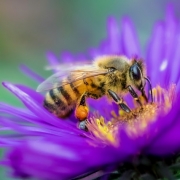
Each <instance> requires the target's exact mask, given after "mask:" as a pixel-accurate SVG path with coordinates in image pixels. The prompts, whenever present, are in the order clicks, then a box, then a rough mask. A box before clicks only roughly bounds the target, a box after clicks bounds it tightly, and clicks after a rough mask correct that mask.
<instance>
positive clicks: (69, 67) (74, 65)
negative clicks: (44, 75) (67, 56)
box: [45, 61, 91, 71]
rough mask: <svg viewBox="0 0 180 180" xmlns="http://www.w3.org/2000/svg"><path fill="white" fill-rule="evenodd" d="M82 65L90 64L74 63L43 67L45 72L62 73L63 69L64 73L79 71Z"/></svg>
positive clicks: (88, 63) (86, 62)
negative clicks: (54, 71)
mask: <svg viewBox="0 0 180 180" xmlns="http://www.w3.org/2000/svg"><path fill="white" fill-rule="evenodd" d="M82 64H84V65H91V62H88V61H83V62H75V63H64V64H62V63H61V64H57V65H54V66H53V65H52V66H50V65H48V66H45V70H56V71H62V69H65V70H66V71H67V70H68V71H70V70H74V69H80V68H82Z"/></svg>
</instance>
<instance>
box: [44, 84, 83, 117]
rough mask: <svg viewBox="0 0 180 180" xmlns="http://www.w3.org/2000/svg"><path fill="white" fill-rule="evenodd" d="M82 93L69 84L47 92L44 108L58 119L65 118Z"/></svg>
mask: <svg viewBox="0 0 180 180" xmlns="http://www.w3.org/2000/svg"><path fill="white" fill-rule="evenodd" d="M81 94H82V92H81V90H80V89H79V88H77V87H75V83H74V84H73V83H70V84H67V85H65V86H61V87H58V88H55V89H51V90H50V91H49V92H47V94H46V97H45V100H44V107H45V108H46V109H48V110H49V111H50V112H51V113H53V114H55V115H56V116H58V117H61V118H63V117H66V116H68V115H69V114H70V113H71V112H72V109H73V108H74V107H75V106H76V102H77V100H78V99H79V97H80V96H81Z"/></svg>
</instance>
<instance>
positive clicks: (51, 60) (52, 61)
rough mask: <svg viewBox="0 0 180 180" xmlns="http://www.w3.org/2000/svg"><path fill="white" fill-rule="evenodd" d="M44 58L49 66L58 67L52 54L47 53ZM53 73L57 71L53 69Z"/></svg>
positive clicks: (57, 62)
mask: <svg viewBox="0 0 180 180" xmlns="http://www.w3.org/2000/svg"><path fill="white" fill-rule="evenodd" d="M46 57H47V60H48V65H49V66H52V67H56V66H57V65H59V63H60V62H59V61H58V59H57V57H56V56H55V54H54V53H52V52H50V51H49V52H47V53H46ZM54 72H57V70H56V69H54Z"/></svg>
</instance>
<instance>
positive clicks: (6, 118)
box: [0, 6, 180, 180]
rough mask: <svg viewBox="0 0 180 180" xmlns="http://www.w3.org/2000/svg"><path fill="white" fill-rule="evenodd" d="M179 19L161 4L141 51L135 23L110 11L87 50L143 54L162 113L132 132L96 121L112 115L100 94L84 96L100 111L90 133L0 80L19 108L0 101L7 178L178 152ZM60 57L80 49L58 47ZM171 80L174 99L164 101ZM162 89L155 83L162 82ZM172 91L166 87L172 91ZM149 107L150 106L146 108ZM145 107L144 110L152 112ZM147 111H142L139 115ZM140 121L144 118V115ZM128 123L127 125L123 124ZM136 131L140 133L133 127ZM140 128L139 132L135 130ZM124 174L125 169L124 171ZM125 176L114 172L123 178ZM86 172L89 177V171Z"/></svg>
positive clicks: (99, 167) (82, 171)
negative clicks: (103, 30)
mask: <svg viewBox="0 0 180 180" xmlns="http://www.w3.org/2000/svg"><path fill="white" fill-rule="evenodd" d="M179 25H180V22H179V21H177V20H176V18H175V17H174V13H173V8H172V7H171V6H168V8H167V13H166V17H165V20H164V21H160V22H157V23H156V24H155V27H154V30H153V33H152V37H151V38H150V41H149V44H148V49H147V51H146V54H142V51H141V48H140V45H139V41H138V38H137V35H136V31H135V28H134V26H133V24H132V22H131V20H130V19H129V18H124V19H123V20H122V29H121V31H119V28H118V24H117V22H116V20H115V19H114V18H113V17H110V18H109V19H108V22H107V38H106V39H105V40H103V41H102V42H101V44H100V46H99V47H98V48H92V49H91V50H89V56H90V57H91V58H93V57H95V56H97V55H104V54H119V55H122V54H123V55H126V56H127V57H132V56H133V55H138V56H141V57H143V56H145V63H146V65H147V71H148V75H149V76H150V77H151V82H152V85H153V87H155V86H156V85H160V87H159V88H156V89H155V91H154V93H157V94H158V93H159V94H158V95H155V94H154V95H155V97H157V99H156V102H158V105H160V106H161V110H166V108H168V110H169V112H168V113H166V114H165V115H162V114H161V112H162V111H158V114H157V115H156V118H155V120H154V121H151V122H147V121H145V128H144V126H143V128H144V129H143V130H142V129H141V128H142V126H141V125H144V124H143V123H142V122H141V123H140V124H138V123H137V124H136V126H135V132H134V131H133V130H134V129H133V128H132V129H131V126H122V127H124V128H120V127H121V126H117V127H116V130H115V131H113V132H110V133H109V132H107V131H106V130H107V129H106V128H107V126H108V124H106V123H104V122H102V121H103V120H104V119H106V120H109V119H110V118H113V116H112V114H111V112H112V111H114V112H115V113H116V114H118V108H117V106H116V105H114V104H109V103H108V101H107V99H106V98H102V99H101V100H99V101H98V103H97V101H95V100H89V104H90V106H91V107H92V108H93V109H95V110H97V111H98V113H99V114H100V115H101V116H102V117H104V119H103V118H102V117H101V118H99V119H98V118H95V120H93V118H92V121H91V122H90V124H89V128H90V132H91V133H88V132H84V131H81V130H79V129H78V128H77V127H76V123H75V122H76V121H74V117H73V116H71V117H69V119H68V120H67V121H63V120H62V121H61V120H59V119H57V118H56V117H54V116H53V115H52V114H50V113H49V112H47V111H46V110H45V109H44V108H43V107H42V101H43V96H42V95H41V94H39V93H37V92H35V91H34V90H32V89H30V88H29V87H25V86H23V85H13V84H11V83H7V82H4V83H3V86H4V87H6V88H7V89H8V90H9V91H11V92H12V93H13V94H15V95H16V96H17V97H18V98H19V99H20V100H21V101H22V102H23V103H24V105H25V106H26V108H17V107H13V106H10V105H7V104H5V103H0V111H1V115H0V123H1V131H2V132H6V134H4V135H3V134H2V135H1V136H0V145H1V147H4V148H5V149H6V155H5V158H4V159H3V160H2V161H1V164H2V165H4V166H7V167H9V168H10V169H11V170H12V172H11V175H12V176H13V177H21V178H37V179H51V180H56V179H72V178H76V177H78V176H81V177H83V176H86V175H88V174H92V173H95V172H96V171H97V172H96V174H94V176H96V177H98V176H101V175H102V174H106V173H108V172H113V171H114V170H116V169H117V168H118V167H119V165H120V164H121V163H122V162H132V159H134V157H139V155H143V156H147V157H148V156H158V157H165V156H167V155H171V154H173V153H176V152H179V150H180V131H179V129H180V115H179V105H178V103H179V101H180V96H179V94H180V82H179V76H180V75H179V66H180V61H179V60H180V51H179V49H180V29H179V27H180V26H179ZM47 57H48V60H49V65H51V66H56V65H57V64H59V61H58V60H57V59H58V58H57V57H56V56H55V55H54V54H53V53H50V52H49V53H48V54H47ZM61 59H62V61H64V62H72V61H74V60H83V59H85V57H84V56H83V55H78V56H77V57H73V56H72V55H71V54H70V53H68V52H66V53H64V54H62V56H61ZM22 70H23V71H24V72H25V73H26V74H28V75H30V76H31V77H33V78H34V79H35V80H36V81H37V82H42V81H43V78H42V77H40V76H39V75H37V74H35V73H34V72H32V71H31V70H30V69H28V68H27V67H25V66H23V67H22ZM172 83H175V84H176V97H175V102H172V100H173V97H172V96H173V95H174V89H173V87H174V86H170V89H169V90H166V91H165V90H164V89H163V88H165V89H167V87H168V86H169V85H170V84H172ZM162 87H163V88H162ZM172 89H173V90H172ZM153 110H154V109H153ZM153 110H152V111H153ZM148 113H149V115H150V119H151V118H152V119H153V117H151V112H150V110H148V111H147V113H145V114H148ZM145 120H146V118H145ZM129 128H130V130H129ZM141 130H142V131H141ZM139 132H141V133H139ZM129 174H131V173H130V172H129ZM126 175H127V174H122V177H126ZM89 178H91V179H92V178H93V175H92V176H91V177H89Z"/></svg>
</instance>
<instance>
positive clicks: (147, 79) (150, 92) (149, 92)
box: [144, 77, 154, 103]
mask: <svg viewBox="0 0 180 180" xmlns="http://www.w3.org/2000/svg"><path fill="white" fill-rule="evenodd" d="M144 79H145V80H146V81H147V82H148V84H149V89H150V91H149V90H148V96H149V94H150V96H151V103H153V102H154V100H153V93H152V85H151V81H150V80H149V78H148V77H144Z"/></svg>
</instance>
